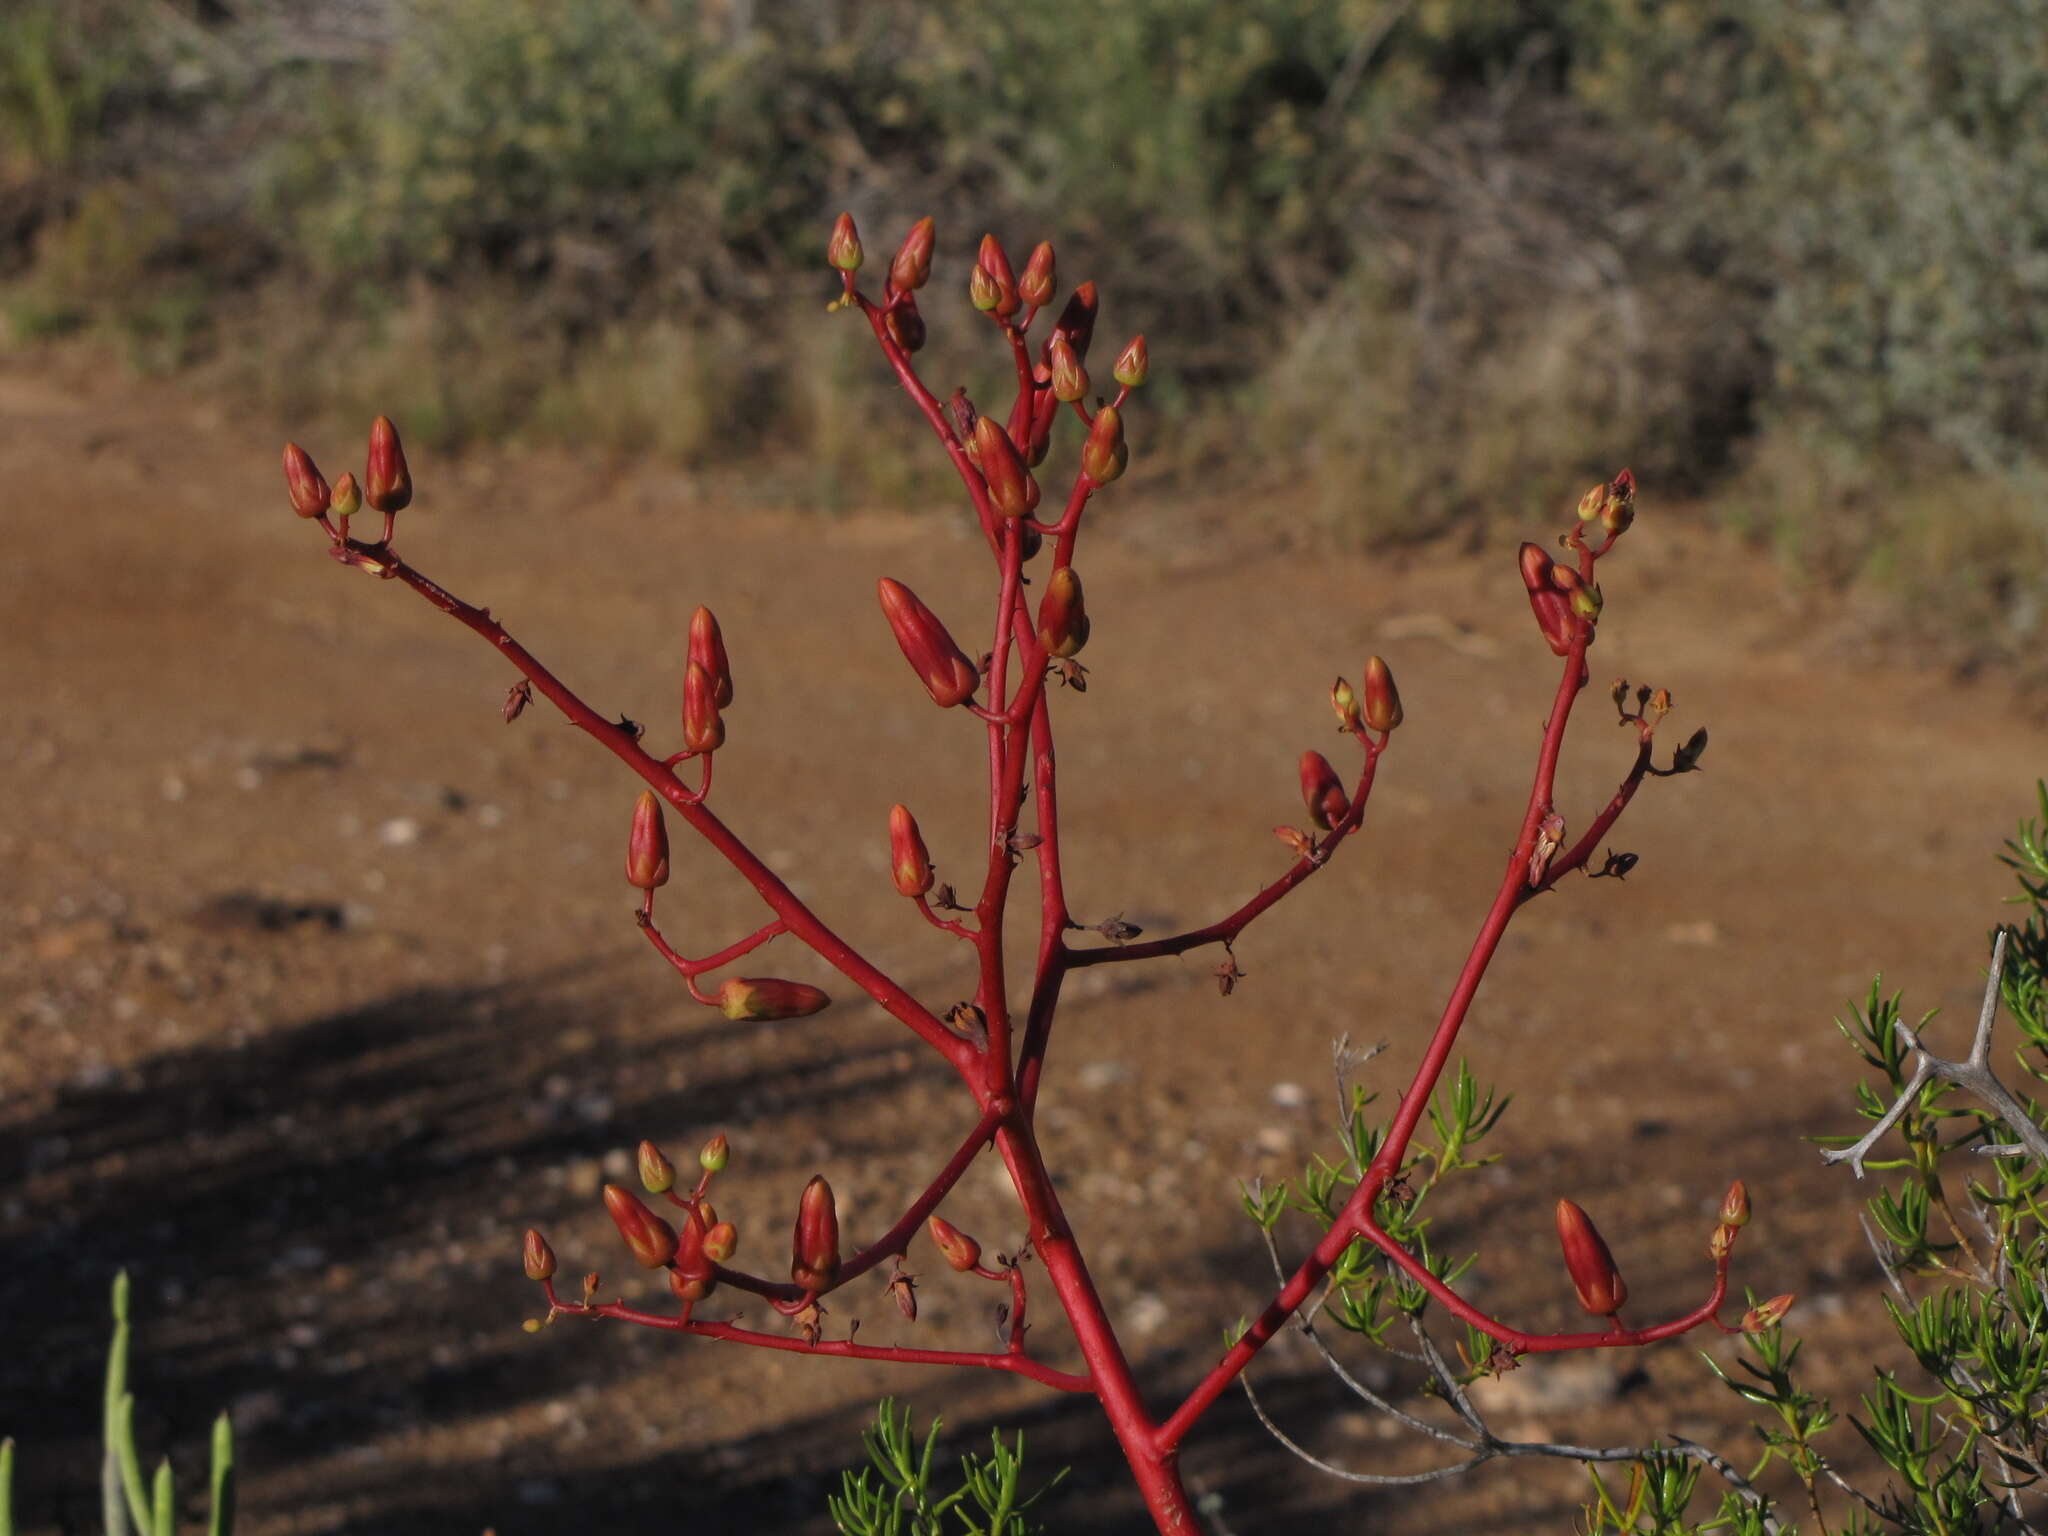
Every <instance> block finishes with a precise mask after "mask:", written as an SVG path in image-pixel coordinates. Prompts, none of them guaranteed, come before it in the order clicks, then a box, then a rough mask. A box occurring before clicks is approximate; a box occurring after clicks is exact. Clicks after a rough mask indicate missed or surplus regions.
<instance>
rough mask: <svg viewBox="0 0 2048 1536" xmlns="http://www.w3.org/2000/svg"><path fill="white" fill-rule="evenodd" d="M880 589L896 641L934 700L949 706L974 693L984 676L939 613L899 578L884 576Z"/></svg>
mask: <svg viewBox="0 0 2048 1536" xmlns="http://www.w3.org/2000/svg"><path fill="white" fill-rule="evenodd" d="M877 590H878V591H879V594H880V596H881V600H882V612H883V613H884V614H885V615H886V616H887V617H888V620H889V628H890V630H891V631H892V632H893V633H894V634H895V636H896V643H897V645H899V646H901V647H902V649H903V655H904V657H905V659H906V660H908V661H909V663H910V665H911V668H912V670H914V671H915V672H916V673H917V675H918V678H919V679H920V680H921V681H922V682H923V683H924V686H925V691H926V692H927V693H929V694H930V695H931V696H932V702H933V703H934V704H937V705H940V706H941V707H943V708H947V709H950V708H952V707H953V706H954V705H956V704H965V703H966V702H967V701H968V700H969V699H971V698H972V697H974V690H975V688H976V687H977V686H978V685H979V684H980V682H981V678H980V676H979V675H978V674H977V673H976V672H975V670H974V663H973V662H971V661H969V660H968V659H967V657H966V655H965V654H964V653H963V652H962V651H961V649H960V647H959V646H957V645H955V644H954V643H953V637H952V636H951V635H950V634H948V633H947V632H946V626H945V625H943V624H941V623H940V622H939V620H938V616H937V615H936V614H934V613H933V612H932V611H931V609H929V608H927V607H925V605H924V604H923V603H921V602H919V601H918V598H917V594H916V593H915V592H912V591H911V590H910V588H908V587H906V586H904V585H903V583H902V582H900V581H892V580H891V579H890V578H889V577H887V576H884V577H883V578H882V580H881V583H880V585H879V587H878V589H877Z"/></svg>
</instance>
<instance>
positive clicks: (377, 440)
mask: <svg viewBox="0 0 2048 1536" xmlns="http://www.w3.org/2000/svg"><path fill="white" fill-rule="evenodd" d="M363 500H365V501H367V502H368V503H369V504H370V508H371V510H372V511H375V512H402V511H404V510H405V509H406V507H408V506H409V505H411V503H412V471H411V470H409V469H408V468H406V464H405V449H404V447H403V446H402V445H401V444H400V443H399V441H398V428H396V427H394V426H393V425H392V424H391V418H390V417H389V416H379V417H378V418H377V419H376V420H375V421H373V422H371V423H370V459H369V463H368V464H367V465H365V466H364V470H363Z"/></svg>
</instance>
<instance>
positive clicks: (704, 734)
mask: <svg viewBox="0 0 2048 1536" xmlns="http://www.w3.org/2000/svg"><path fill="white" fill-rule="evenodd" d="M683 745H684V746H685V747H687V748H688V749H689V750H690V751H692V752H716V751H717V750H718V749H719V748H720V747H722V746H724V745H725V721H724V720H722V719H721V718H720V717H719V714H718V683H717V681H716V680H715V679H714V678H713V677H712V675H711V673H710V672H709V670H707V669H706V668H705V666H704V664H703V663H702V662H701V661H693V662H691V663H690V664H689V666H687V667H686V668H684V669H683Z"/></svg>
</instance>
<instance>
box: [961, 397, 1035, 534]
mask: <svg viewBox="0 0 2048 1536" xmlns="http://www.w3.org/2000/svg"><path fill="white" fill-rule="evenodd" d="M974 448H975V455H974V457H975V462H976V463H978V464H979V465H980V466H981V475H982V478H983V479H984V480H986V481H987V482H988V499H989V502H990V503H991V504H992V505H993V506H994V507H995V509H996V510H997V511H998V512H1000V513H1002V515H1003V516H1004V517H1022V516H1024V515H1025V514H1026V513H1028V512H1029V511H1030V510H1031V509H1032V508H1033V507H1034V506H1036V505H1037V504H1038V485H1037V483H1036V482H1035V481H1034V480H1033V479H1032V478H1031V471H1030V470H1028V469H1026V468H1025V467H1024V460H1023V457H1022V456H1021V455H1020V454H1019V453H1018V452H1017V445H1016V444H1015V443H1013V442H1011V441H1010V434H1009V433H1008V432H1006V431H1004V430H1003V424H1002V423H1001V422H999V421H997V420H996V419H995V418H994V417H993V416H983V417H981V418H980V419H979V420H978V421H976V422H975V423H974Z"/></svg>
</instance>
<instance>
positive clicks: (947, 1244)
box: [929, 1216, 981, 1275]
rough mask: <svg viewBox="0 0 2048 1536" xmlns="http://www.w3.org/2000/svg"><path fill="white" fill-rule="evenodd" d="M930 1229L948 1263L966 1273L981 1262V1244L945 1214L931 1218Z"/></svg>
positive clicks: (934, 1240)
mask: <svg viewBox="0 0 2048 1536" xmlns="http://www.w3.org/2000/svg"><path fill="white" fill-rule="evenodd" d="M929 1230H930V1232H931V1235H932V1244H933V1246H934V1247H936V1248H937V1249H938V1250H939V1255H940V1257H941V1258H943V1259H944V1260H945V1261H946V1263H947V1264H948V1265H950V1266H951V1267H952V1268H954V1269H956V1270H958V1271H959V1272H960V1273H961V1274H963V1275H964V1274H966V1273H967V1272H968V1271H969V1270H971V1269H974V1268H975V1267H976V1266H978V1265H979V1264H980V1263H981V1244H979V1243H977V1242H976V1241H975V1240H974V1239H973V1238H971V1237H969V1236H968V1235H967V1234H966V1233H965V1232H962V1231H961V1230H960V1229H959V1228H958V1227H956V1226H954V1225H953V1223H951V1222H950V1221H948V1220H946V1218H945V1217H943V1216H934V1217H933V1218H932V1219H931V1223H930V1227H929Z"/></svg>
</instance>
